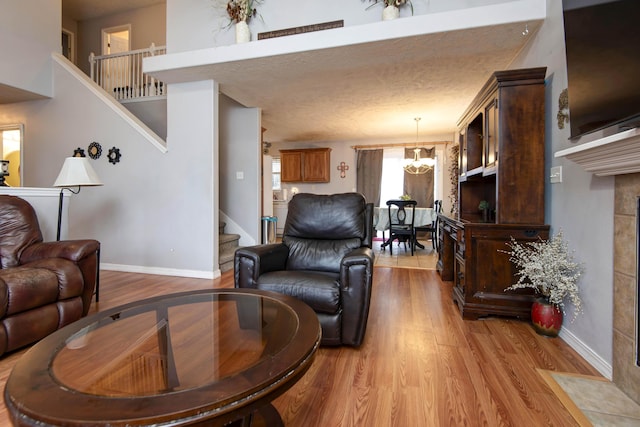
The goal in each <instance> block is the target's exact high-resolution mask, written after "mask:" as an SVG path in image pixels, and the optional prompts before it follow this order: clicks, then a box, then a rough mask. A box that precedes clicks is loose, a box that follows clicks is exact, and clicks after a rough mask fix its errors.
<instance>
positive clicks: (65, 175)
mask: <svg viewBox="0 0 640 427" xmlns="http://www.w3.org/2000/svg"><path fill="white" fill-rule="evenodd" d="M96 185H103V184H102V181H100V178H98V175H97V174H96V171H94V170H93V168H92V167H91V165H90V164H89V160H88V159H87V158H86V157H67V158H66V159H64V164H63V165H62V169H61V170H60V174H58V178H57V179H56V182H55V183H54V184H53V186H54V187H87V186H96Z"/></svg>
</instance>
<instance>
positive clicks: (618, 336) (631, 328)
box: [613, 173, 640, 403]
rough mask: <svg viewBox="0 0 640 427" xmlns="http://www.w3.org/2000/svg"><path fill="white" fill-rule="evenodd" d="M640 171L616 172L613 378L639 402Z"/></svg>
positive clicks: (621, 388) (619, 386)
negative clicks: (639, 240) (639, 247)
mask: <svg viewBox="0 0 640 427" xmlns="http://www.w3.org/2000/svg"><path fill="white" fill-rule="evenodd" d="M638 197H640V173H633V174H625V175H617V176H616V178H615V203H614V206H615V208H614V255H613V263H614V280H613V286H614V292H613V382H614V383H615V384H616V385H617V386H618V388H619V389H620V390H622V391H623V392H624V393H626V394H627V395H628V396H629V397H631V398H632V399H633V400H635V401H636V402H638V403H640V367H638V366H637V365H636V363H635V359H636V316H637V314H638V309H637V307H636V300H637V297H638V296H637V295H636V294H637V291H638V279H637V271H636V265H637V244H636V239H637V236H636V233H637V228H638V220H637V217H636V216H637V210H638Z"/></svg>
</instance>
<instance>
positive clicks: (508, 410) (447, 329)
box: [0, 267, 599, 427]
mask: <svg viewBox="0 0 640 427" xmlns="http://www.w3.org/2000/svg"><path fill="white" fill-rule="evenodd" d="M232 286H233V275H232V272H227V273H225V274H223V276H222V278H221V279H217V280H215V281H211V280H203V279H188V278H176V277H166V276H151V275H143V274H133V273H119V272H111V271H103V272H102V273H101V289H100V299H101V301H100V303H98V304H94V306H93V308H92V311H91V312H95V311H98V310H105V309H108V308H111V307H114V306H117V305H121V304H124V303H127V302H131V301H135V300H139V299H143V298H148V297H152V296H155V295H161V294H165V293H171V292H178V291H185V290H195V289H205V288H211V287H232ZM25 351H26V350H22V351H19V352H16V353H13V354H9V355H7V356H5V357H3V358H2V359H1V360H0V385H1V386H2V388H3V389H4V384H5V382H6V380H7V377H8V375H9V373H10V371H11V368H12V367H13V365H14V364H15V362H16V361H17V359H18V358H19V357H20V356H21V355H22V354H23V353H24V352H25ZM537 369H545V370H551V371H558V372H567V373H576V374H586V375H594V376H597V375H599V374H598V373H597V371H596V370H595V369H593V368H592V367H591V366H589V365H588V364H587V363H586V362H585V361H584V360H583V359H582V358H581V357H580V356H579V355H578V354H577V353H575V352H574V351H573V350H572V349H571V348H570V347H569V346H568V345H566V344H565V343H564V342H563V341H562V340H561V339H559V338H554V339H549V338H544V337H541V336H538V335H536V333H535V332H534V331H533V329H532V328H531V327H530V325H529V324H528V323H527V322H520V321H517V320H507V319H498V318H488V319H485V320H477V321H468V320H462V318H461V316H460V313H459V312H458V309H457V307H456V305H455V304H454V303H453V302H452V300H451V283H446V282H445V283H443V282H441V281H440V277H439V275H438V274H437V272H436V271H433V270H414V269H407V268H389V267H376V268H375V272H374V291H373V297H372V302H371V310H370V313H369V324H368V328H367V333H366V337H365V341H364V343H363V344H362V346H361V347H360V348H350V347H336V348H332V347H323V348H320V350H319V352H318V355H317V357H316V360H315V361H314V363H313V366H312V367H311V369H310V370H309V371H308V372H307V373H306V374H305V376H304V377H303V378H302V379H301V380H300V381H299V382H298V383H297V384H296V385H294V386H293V387H292V388H291V389H290V390H288V391H287V392H286V393H285V394H283V395H282V396H280V397H279V398H278V399H276V400H275V401H274V406H275V407H276V408H277V409H278V411H279V412H280V414H281V415H282V418H283V420H284V423H285V425H286V426H288V427H298V426H299V427H302V426H304V427H312V426H322V427H327V426H330V427H332V426H522V425H527V426H542V425H544V426H572V425H578V424H577V423H576V421H575V420H574V419H573V418H572V416H571V414H570V413H569V412H568V411H567V410H566V409H565V408H564V406H563V405H562V403H561V402H560V400H558V399H557V398H556V397H555V395H554V394H553V392H552V390H551V389H550V388H549V386H548V385H547V384H546V382H545V381H544V379H543V378H542V377H541V376H540V375H539V374H538V372H537ZM0 425H3V426H4V425H10V423H9V418H8V414H7V412H6V408H5V407H4V404H2V406H1V407H0Z"/></svg>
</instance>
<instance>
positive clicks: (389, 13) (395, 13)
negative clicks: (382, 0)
mask: <svg viewBox="0 0 640 427" xmlns="http://www.w3.org/2000/svg"><path fill="white" fill-rule="evenodd" d="M399 16H400V9H398V8H397V7H396V6H387V7H385V8H384V9H383V10H382V20H383V21H390V20H392V19H397V18H398V17H399Z"/></svg>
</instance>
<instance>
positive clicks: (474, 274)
mask: <svg viewBox="0 0 640 427" xmlns="http://www.w3.org/2000/svg"><path fill="white" fill-rule="evenodd" d="M545 73H546V68H544V67H540V68H529V69H520V70H509V71H498V72H495V73H494V74H493V75H492V76H491V78H490V79H489V80H488V81H487V83H486V84H485V85H484V86H483V88H482V89H481V90H480V92H479V93H478V95H477V96H476V97H475V98H474V100H473V102H472V103H471V104H470V105H469V107H468V108H467V110H466V111H465V112H464V114H463V115H462V117H461V119H460V121H459V122H458V135H459V143H460V154H459V155H460V158H459V165H460V170H459V174H460V175H459V182H458V215H457V217H456V218H452V217H449V216H447V215H444V214H440V219H441V221H440V222H439V224H440V233H439V236H440V237H439V238H440V245H439V247H440V252H439V260H438V270H439V271H440V274H441V275H442V279H443V280H450V281H453V282H454V288H453V298H454V300H455V301H456V302H457V304H458V306H459V308H460V311H461V313H462V315H463V317H464V318H467V319H476V318H478V317H480V316H486V315H506V316H517V317H521V318H527V317H529V316H530V308H531V304H532V302H533V299H534V296H533V294H532V292H531V291H529V290H521V291H518V292H511V291H510V292H505V289H506V288H507V287H509V286H510V285H512V284H513V283H515V282H516V281H517V277H516V276H515V273H516V270H515V269H514V267H513V265H512V263H511V262H510V261H509V256H508V254H506V253H504V252H503V251H507V250H509V247H508V246H507V243H508V242H509V241H510V239H511V238H514V239H517V240H519V241H532V240H537V239H540V238H542V239H547V238H548V234H549V226H548V225H545V224H544V153H545V129H544V127H545V119H544V115H545V108H544V107H545V87H544V79H545ZM483 200H484V201H487V202H488V203H489V207H490V208H489V210H490V215H489V216H488V220H486V221H485V219H484V218H483V215H482V212H481V211H480V209H479V205H480V202H481V201H483Z"/></svg>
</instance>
